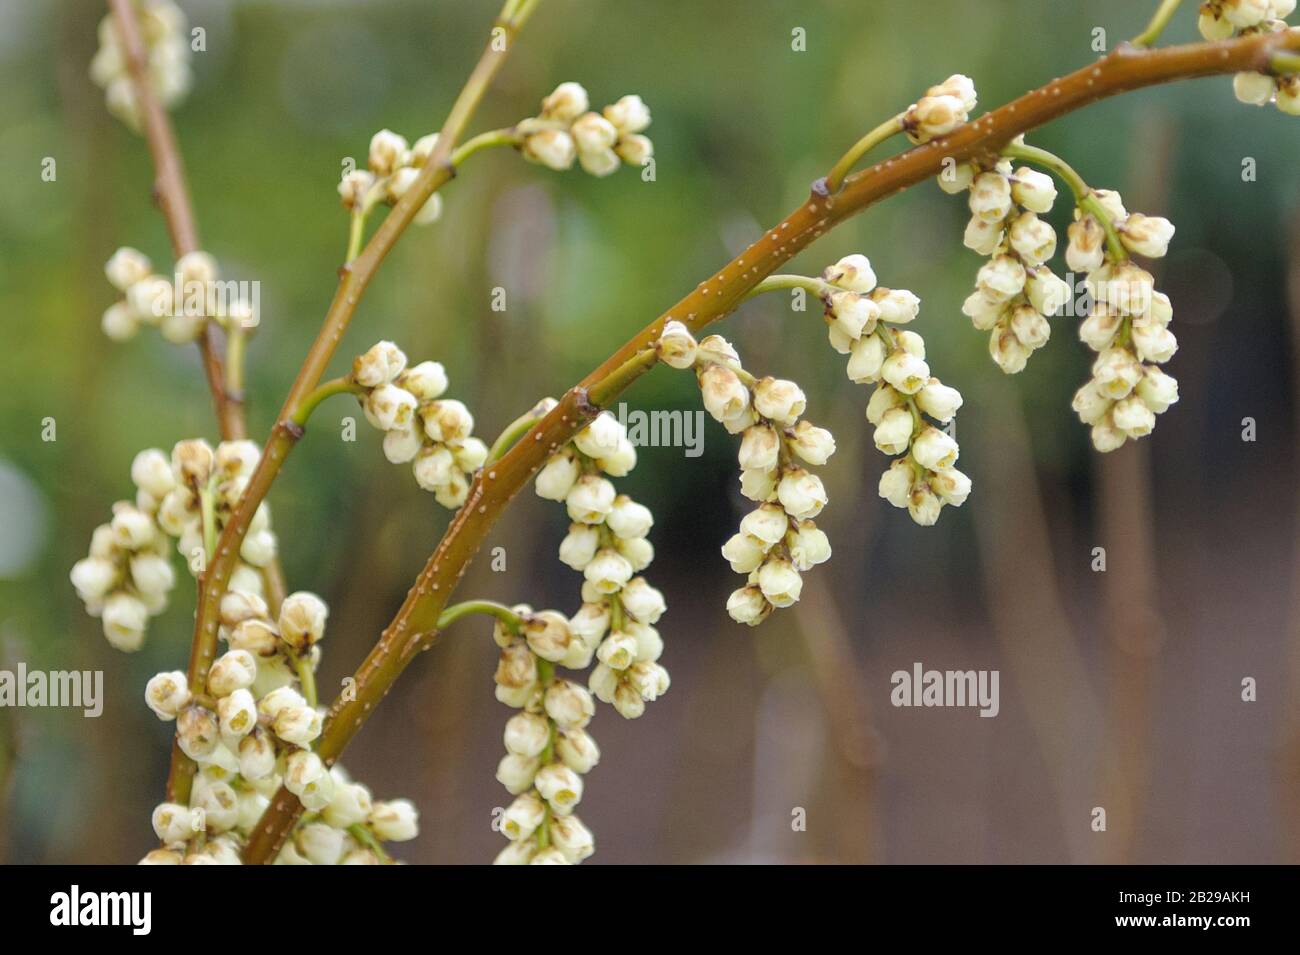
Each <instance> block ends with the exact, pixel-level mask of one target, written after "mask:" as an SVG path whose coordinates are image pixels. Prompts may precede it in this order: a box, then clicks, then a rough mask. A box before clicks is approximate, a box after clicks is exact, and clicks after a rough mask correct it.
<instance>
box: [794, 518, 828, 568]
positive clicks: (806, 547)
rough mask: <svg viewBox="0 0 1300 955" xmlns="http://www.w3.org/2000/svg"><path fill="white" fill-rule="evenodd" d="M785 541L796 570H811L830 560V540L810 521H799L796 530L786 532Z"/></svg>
mask: <svg viewBox="0 0 1300 955" xmlns="http://www.w3.org/2000/svg"><path fill="white" fill-rule="evenodd" d="M785 541H786V546H787V547H788V548H789V551H790V560H791V562H792V563H793V564H794V566H795V569H796V570H812V568H813V567H815V566H817V565H818V564H820V563H824V562H825V561H827V560H829V559H830V556H831V544H830V540H829V539H828V538H827V537H826V532H825V531H823V530H822V529H821V528H819V527H818V526H817V525H816V524H814V523H813V522H812V521H800V522H799V525H798V527H797V528H791V529H790V530H789V531H787V532H786V538H785Z"/></svg>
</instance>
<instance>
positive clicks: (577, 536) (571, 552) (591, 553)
mask: <svg viewBox="0 0 1300 955" xmlns="http://www.w3.org/2000/svg"><path fill="white" fill-rule="evenodd" d="M599 547H600V534H599V533H598V532H597V531H596V528H595V527H593V526H592V525H590V524H579V523H574V524H570V525H569V533H568V534H566V535H565V536H564V540H562V541H560V562H561V563H563V564H567V565H568V566H569V567H572V568H573V569H574V570H582V569H583V568H584V567H586V566H587V565H588V564H589V563H591V559H592V558H593V557H595V556H596V551H597V549H598V548H599Z"/></svg>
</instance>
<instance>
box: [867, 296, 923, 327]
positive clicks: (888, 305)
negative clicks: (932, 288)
mask: <svg viewBox="0 0 1300 955" xmlns="http://www.w3.org/2000/svg"><path fill="white" fill-rule="evenodd" d="M871 301H873V302H875V303H876V305H878V306H879V307H880V320H881V321H882V322H888V323H889V324H890V325H906V324H907V323H908V322H910V321H912V320H914V319H915V318H916V316H917V315H919V314H920V313H921V300H920V299H919V298H917V296H916V295H915V294H913V293H912V292H909V291H908V290H907V289H893V288H878V289H876V290H875V291H874V292H872V293H871Z"/></svg>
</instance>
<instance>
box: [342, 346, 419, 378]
mask: <svg viewBox="0 0 1300 955" xmlns="http://www.w3.org/2000/svg"><path fill="white" fill-rule="evenodd" d="M405 369H406V354H405V353H404V352H403V351H402V350H401V349H400V348H398V347H397V346H396V345H394V344H393V343H392V342H389V341H381V342H376V343H375V344H374V345H371V346H370V348H369V350H367V351H366V352H365V354H362V355H358V356H357V357H356V358H355V359H353V361H352V378H353V380H354V381H355V382H356V383H357V384H359V385H361V386H362V387H363V388H376V387H378V386H379V385H385V384H388V383H389V382H391V381H392V380H393V379H394V378H396V377H397V376H398V375H400V374H401V373H402V372H403V371H404V370H405Z"/></svg>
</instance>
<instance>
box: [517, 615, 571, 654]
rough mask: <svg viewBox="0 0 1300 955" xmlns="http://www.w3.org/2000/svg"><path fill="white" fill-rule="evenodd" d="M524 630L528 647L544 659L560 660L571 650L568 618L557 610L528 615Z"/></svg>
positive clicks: (525, 619)
mask: <svg viewBox="0 0 1300 955" xmlns="http://www.w3.org/2000/svg"><path fill="white" fill-rule="evenodd" d="M522 630H523V635H524V639H526V640H527V641H528V648H529V649H530V650H532V651H533V653H535V654H537V655H538V656H539V657H541V658H542V659H543V660H549V661H551V662H552V663H555V662H558V661H560V660H563V659H564V656H565V654H566V653H567V652H568V650H569V641H570V640H571V639H572V637H571V636H570V634H569V621H568V618H567V617H565V616H564V614H562V613H559V612H557V611H555V610H542V611H540V612H539V613H535V614H530V615H528V616H527V617H525V618H524V622H523V627H522Z"/></svg>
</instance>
